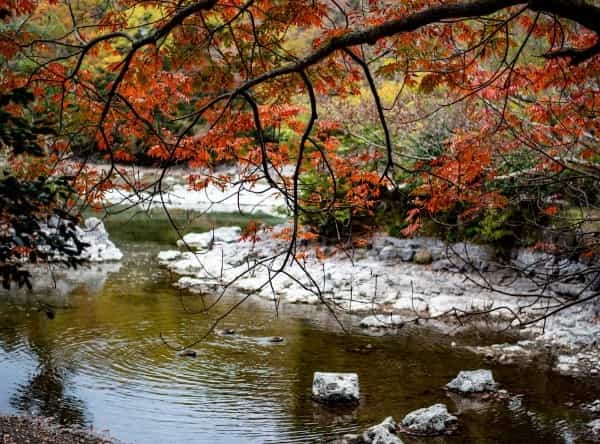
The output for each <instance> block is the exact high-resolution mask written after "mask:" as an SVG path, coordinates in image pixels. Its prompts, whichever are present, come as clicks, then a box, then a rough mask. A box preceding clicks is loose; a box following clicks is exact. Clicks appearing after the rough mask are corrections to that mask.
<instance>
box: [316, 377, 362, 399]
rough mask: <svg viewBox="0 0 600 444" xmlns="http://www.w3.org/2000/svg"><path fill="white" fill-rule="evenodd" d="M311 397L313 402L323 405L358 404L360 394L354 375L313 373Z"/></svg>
mask: <svg viewBox="0 0 600 444" xmlns="http://www.w3.org/2000/svg"><path fill="white" fill-rule="evenodd" d="M312 396H313V399H314V400H315V401H318V402H322V403H325V404H331V403H339V402H342V403H354V404H355V403H358V400H359V399H360V392H359V388H358V375H357V374H356V373H326V372H315V374H314V376H313V386H312Z"/></svg>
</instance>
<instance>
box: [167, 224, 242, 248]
mask: <svg viewBox="0 0 600 444" xmlns="http://www.w3.org/2000/svg"><path fill="white" fill-rule="evenodd" d="M241 233H242V229H241V228H240V227H220V228H216V229H214V230H211V231H206V232H204V233H188V234H186V235H185V236H183V239H180V240H178V241H177V245H178V246H179V247H183V246H185V245H188V246H189V247H191V248H196V249H199V250H206V249H209V248H210V247H211V245H213V244H215V243H217V242H220V243H226V244H229V243H233V242H237V241H238V240H240V236H241Z"/></svg>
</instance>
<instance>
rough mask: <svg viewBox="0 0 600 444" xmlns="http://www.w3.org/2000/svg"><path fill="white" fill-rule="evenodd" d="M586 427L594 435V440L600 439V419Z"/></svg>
mask: <svg viewBox="0 0 600 444" xmlns="http://www.w3.org/2000/svg"><path fill="white" fill-rule="evenodd" d="M586 427H587V429H588V431H589V433H590V434H591V435H592V438H595V439H597V438H600V418H598V419H594V420H593V421H590V422H588V423H587V424H586Z"/></svg>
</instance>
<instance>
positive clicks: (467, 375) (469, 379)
mask: <svg viewBox="0 0 600 444" xmlns="http://www.w3.org/2000/svg"><path fill="white" fill-rule="evenodd" d="M496 385H497V384H496V381H494V377H493V376H492V371H491V370H484V369H481V370H469V371H460V372H459V373H458V376H457V377H456V378H454V379H453V380H452V381H450V382H449V383H448V384H446V387H447V388H449V389H450V390H456V391H457V392H460V393H481V392H489V391H494V390H495V389H496Z"/></svg>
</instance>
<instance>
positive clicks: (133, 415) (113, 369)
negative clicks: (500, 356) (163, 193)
mask: <svg viewBox="0 0 600 444" xmlns="http://www.w3.org/2000/svg"><path fill="white" fill-rule="evenodd" d="M180 216H181V215H180ZM144 217H146V216H144ZM153 217H154V218H156V216H153ZM181 217H183V216H181ZM239 222H240V220H239V219H238V220H236V221H234V220H233V218H232V217H229V216H226V215H223V216H221V219H219V220H215V221H212V222H211V221H209V222H206V221H203V222H202V223H200V222H198V221H196V225H195V226H193V229H199V228H198V227H200V226H202V227H204V228H205V229H209V228H210V226H211V225H212V224H217V223H218V224H223V223H225V224H227V223H230V224H238V223H239ZM165 224H166V225H165ZM107 226H108V229H109V231H111V232H112V234H113V238H114V239H115V241H116V242H117V243H118V244H119V245H120V246H121V247H122V248H123V250H124V252H125V253H126V257H125V260H124V261H123V263H122V264H121V266H119V267H116V268H115V267H113V268H110V267H109V268H103V267H96V268H93V270H92V271H93V273H91V274H90V270H87V271H85V273H88V274H87V275H86V274H85V273H84V270H81V271H78V274H79V276H80V277H81V276H82V277H83V278H84V279H83V281H85V283H82V282H80V281H77V280H76V279H75V278H73V277H72V282H71V283H70V284H69V285H67V286H65V287H64V288H63V290H65V291H67V292H68V294H67V295H62V296H61V295H59V294H56V293H52V294H51V293H48V292H46V293H44V292H42V291H40V292H38V293H36V294H35V297H34V296H32V295H23V294H21V295H19V294H12V295H8V296H5V297H3V299H2V301H1V302H0V322H1V324H0V411H13V412H34V413H36V414H44V415H49V416H54V417H55V418H57V419H59V420H60V421H61V422H62V423H64V424H80V425H86V424H92V425H93V426H94V428H97V429H109V430H110V431H111V433H112V434H113V436H115V437H117V438H119V439H121V440H124V441H125V442H139V443H163V442H176V443H180V442H182V443H183V442H198V443H247V442H256V443H264V442H269V443H284V442H301V443H306V442H326V441H327V440H329V439H332V438H333V437H335V436H339V435H340V434H342V433H346V432H351V431H357V430H359V429H362V428H364V427H367V426H370V425H372V424H374V423H377V422H380V421H381V420H382V419H383V418H385V417H386V416H389V415H392V416H394V417H396V419H401V418H402V417H403V416H404V414H406V413H408V412H409V411H411V410H414V409H416V408H420V407H425V406H428V405H431V404H433V403H437V402H445V403H446V404H447V405H448V407H449V409H450V410H451V411H452V412H459V413H460V422H461V429H460V432H459V434H457V435H455V436H450V437H443V438H435V439H428V440H418V439H413V438H410V437H403V440H404V441H405V442H407V443H418V442H427V443H436V444H437V443H470V442H472V443H519V442H524V443H534V442H540V443H541V442H543V443H559V442H569V437H570V436H571V435H573V436H574V433H575V432H576V429H577V427H580V425H581V424H582V421H584V420H585V416H583V415H582V414H581V412H580V411H579V410H578V409H577V407H574V408H571V407H568V406H566V405H565V403H566V402H574V403H576V404H580V403H582V402H588V401H591V400H592V399H595V398H598V397H600V390H599V387H598V384H597V383H595V382H593V381H582V380H573V379H570V378H565V377H560V376H558V375H555V374H553V373H549V372H547V371H545V370H542V369H540V368H537V367H535V366H531V367H510V366H508V367H501V366H493V367H492V369H493V371H494V375H495V377H496V379H497V380H498V381H499V382H500V383H501V384H502V386H503V387H505V388H507V389H508V390H509V391H510V392H512V393H515V394H521V395H523V396H522V397H520V398H514V399H513V400H512V401H510V402H490V401H480V400H477V399H469V398H467V399H463V398H460V397H456V396H450V395H449V394H448V393H446V392H445V391H443V390H442V387H443V386H444V384H445V383H447V382H448V381H449V380H450V379H451V378H453V377H454V376H455V375H456V373H457V372H458V371H459V370H463V369H473V368H480V367H488V366H487V365H486V363H485V362H484V361H483V360H482V358H481V357H479V356H476V355H473V354H471V353H468V352H466V351H465V350H464V349H462V348H460V347H458V348H453V347H452V346H451V344H450V343H451V341H452V340H456V341H460V339H457V338H448V337H447V336H445V335H443V334H441V333H438V332H436V331H434V330H429V329H426V328H418V329H417V328H413V329H407V330H406V331H404V332H403V333H402V334H400V335H398V336H381V337H373V336H365V335H363V334H361V333H362V332H361V331H358V330H357V331H355V332H354V333H355V334H353V335H350V336H348V335H345V334H342V332H341V331H340V329H339V328H338V327H337V326H336V324H335V322H334V320H333V319H332V318H331V317H330V316H328V315H327V313H326V311H325V310H323V309H321V308H319V307H312V306H283V307H281V308H282V311H281V313H280V316H279V317H276V316H275V313H274V310H273V307H272V306H271V305H269V304H266V303H264V302H261V301H249V302H248V303H247V304H245V305H244V306H243V307H242V309H240V310H238V311H236V312H234V313H233V314H232V315H231V316H230V317H228V318H227V319H226V320H225V322H224V324H223V325H222V328H231V329H233V330H234V332H233V334H229V335H218V334H215V335H211V336H210V337H209V338H208V339H207V340H206V341H205V342H203V343H201V344H199V345H197V346H196V348H197V352H198V357H197V358H196V359H186V358H182V357H178V356H177V355H176V353H175V352H174V351H173V350H171V349H169V348H167V347H165V345H164V344H163V343H162V341H161V340H160V338H159V335H160V334H163V335H164V337H165V338H166V339H167V340H168V341H169V342H170V343H173V344H183V343H187V342H189V341H191V340H193V339H196V338H198V337H199V336H200V335H202V334H203V333H204V332H205V331H206V329H207V328H208V326H209V325H210V324H211V322H212V320H213V319H214V318H215V317H216V316H218V314H219V313H222V312H223V311H224V310H226V309H227V305H228V304H232V303H234V300H232V299H228V300H227V301H225V305H224V306H223V305H221V306H219V307H218V308H217V310H216V311H215V312H213V313H211V314H210V316H208V315H196V316H190V315H188V314H187V313H186V311H189V310H191V311H193V310H195V309H198V308H200V307H201V302H200V298H199V297H197V296H193V295H186V294H179V293H178V292H177V291H176V290H175V289H174V288H173V287H172V286H171V284H170V276H169V275H168V273H167V272H166V271H165V270H164V269H161V268H159V267H157V265H156V261H155V259H154V258H155V255H156V253H157V251H158V250H159V249H166V248H172V244H173V242H174V240H175V238H174V237H173V238H171V237H169V239H166V240H165V239H163V240H161V238H160V237H158V236H157V233H159V232H162V231H163V230H167V227H168V222H166V221H165V220H164V219H163V220H162V221H160V220H159V221H156V222H153V223H148V222H147V221H146V220H143V219H142V222H140V220H139V219H137V218H134V219H133V220H129V221H128V222H127V223H125V222H124V219H115V220H111V221H110V222H109V223H108V224H107ZM92 277H93V279H92ZM94 279H95V280H94ZM90 280H92V282H91V283H90ZM78 282H79V283H78ZM45 298H46V299H47V298H50V299H51V300H52V303H53V304H58V305H59V306H60V307H63V308H61V309H59V310H58V311H57V312H56V317H55V318H54V319H49V318H48V316H46V314H45V313H44V310H43V309H42V310H40V307H43V305H40V302H43V301H44V300H45ZM343 321H344V322H345V323H348V325H349V324H350V323H351V322H352V321H355V318H351V317H348V316H347V317H344V318H343ZM275 335H277V336H282V337H283V338H284V339H285V341H284V342H283V343H278V344H273V343H270V342H269V341H268V338H269V337H272V336H275ZM483 339H485V338H483ZM367 344H370V346H369V347H367ZM317 370H319V371H354V372H357V373H358V375H359V379H360V385H361V403H360V405H359V406H358V407H357V408H355V409H332V408H328V407H324V406H321V405H318V404H315V403H314V402H313V401H312V400H311V398H310V387H311V383H312V374H313V372H314V371H317Z"/></svg>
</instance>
